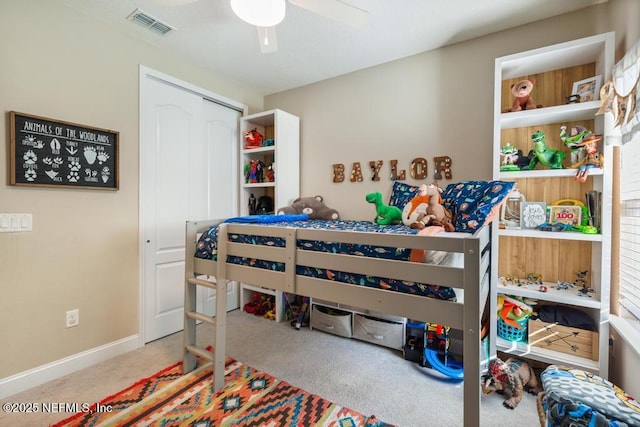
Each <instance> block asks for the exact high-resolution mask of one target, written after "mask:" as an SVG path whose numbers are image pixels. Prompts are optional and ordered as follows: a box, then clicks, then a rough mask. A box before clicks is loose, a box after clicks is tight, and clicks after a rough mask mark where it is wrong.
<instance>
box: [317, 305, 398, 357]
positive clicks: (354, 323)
mask: <svg viewBox="0 0 640 427" xmlns="http://www.w3.org/2000/svg"><path fill="white" fill-rule="evenodd" d="M347 321H348V322H349V323H348V331H347ZM309 324H310V326H311V329H318V330H321V331H324V332H329V333H332V334H336V335H340V336H343V337H346V338H356V339H359V340H362V341H367V342H370V343H373V344H378V345H381V346H385V347H389V348H393V349H396V350H402V347H403V346H404V334H405V324H406V318H404V317H401V316H394V315H390V314H384V313H380V312H377V311H373V310H364V309H360V308H357V307H353V306H350V305H345V304H338V303H332V302H330V301H324V300H313V301H312V304H311V320H310V322H309ZM338 324H339V325H338Z"/></svg>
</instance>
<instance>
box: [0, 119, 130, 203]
mask: <svg viewBox="0 0 640 427" xmlns="http://www.w3.org/2000/svg"><path fill="white" fill-rule="evenodd" d="M9 116H10V117H9V123H10V126H11V137H10V138H11V141H10V153H9V154H10V155H9V161H10V162H11V164H10V167H9V171H10V184H11V185H16V186H38V187H64V188H84V189H99V190H118V172H119V170H118V143H119V141H118V140H119V135H120V134H119V132H116V131H112V130H107V129H100V128H95V127H89V126H84V125H79V124H76V123H69V122H64V121H60V120H55V119H49V118H46V117H39V116H34V115H30V114H23V113H18V112H15V111H11V112H10V113H9Z"/></svg>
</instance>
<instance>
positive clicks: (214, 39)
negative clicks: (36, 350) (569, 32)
mask: <svg viewBox="0 0 640 427" xmlns="http://www.w3.org/2000/svg"><path fill="white" fill-rule="evenodd" d="M57 1H59V2H61V3H63V4H65V5H67V6H69V7H71V8H73V9H76V10H79V11H82V12H84V13H86V14H88V15H92V16H96V17H98V18H99V19H101V20H103V21H105V22H107V23H109V24H110V25H114V26H117V27H118V28H120V29H121V30H122V31H126V32H128V33H130V34H133V35H134V36H136V37H139V38H142V39H144V40H146V41H147V42H148V43H150V44H152V45H155V46H157V47H159V48H162V49H166V50H168V51H172V52H175V53H177V54H179V55H180V56H182V57H185V58H187V59H189V60H190V61H193V62H195V63H197V64H199V65H200V66H202V67H204V68H206V69H208V70H211V71H213V72H214V73H216V74H218V75H220V76H222V77H225V78H229V79H232V80H236V81H239V82H241V83H244V84H248V85H250V86H252V87H253V88H255V89H256V90H257V91H259V92H260V93H262V94H264V95H268V94H271V93H276V92H280V91H283V90H287V89H291V88H295V87H299V86H304V85H306V84H309V83H313V82H316V81H320V80H324V79H327V78H330V77H335V76H338V75H341V74H346V73H349V72H352V71H356V70H360V69H363V68H367V67H371V66H374V65H377V64H381V63H385V62H388V61H392V60H395V59H399V58H403V57H406V56H410V55H414V54H417V53H420V52H425V51H428V50H431V49H436V48H438V47H441V46H444V45H447V44H451V43H456V42H461V41H464V40H468V39H471V38H475V37H479V36H482V35H486V34H490V33H493V32H496V31H501V30H505V29H507V28H511V27H515V26H520V25H523V24H526V23H530V22H534V21H538V20H540V19H545V18H548V17H551V16H555V15H560V14H563V13H567V12H571V11H574V10H578V9H581V8H584V7H588V6H591V5H593V4H596V3H603V2H605V1H606V0H343V1H344V2H345V3H348V4H351V5H353V6H356V7H358V8H360V9H364V10H366V11H368V13H369V15H368V20H367V23H366V25H365V26H364V27H363V28H360V29H355V28H352V27H350V26H348V25H344V24H341V23H338V22H335V21H332V20H330V19H328V18H325V17H322V16H320V15H316V14H314V13H311V12H309V11H307V10H304V9H301V8H299V7H297V6H294V5H292V4H291V3H287V11H286V16H285V19H284V21H283V22H282V23H280V24H279V25H278V26H277V27H276V31H277V40H278V46H279V50H278V51H277V52H275V53H267V54H263V53H260V50H259V45H258V36H257V32H256V29H255V27H253V26H251V25H249V24H247V23H245V22H243V21H241V20H240V19H239V18H237V17H236V16H235V15H234V13H233V12H232V10H231V7H230V5H229V1H228V0H57ZM317 1H320V2H326V1H335V0H317ZM136 8H140V9H142V10H143V11H145V12H147V13H149V14H150V15H152V16H154V17H155V18H157V19H159V20H161V21H163V22H164V23H167V24H169V25H171V26H172V27H174V28H176V30H175V31H172V32H170V33H169V34H167V35H165V36H160V35H158V34H155V33H153V32H151V31H148V30H147V29H145V28H143V27H142V26H140V25H139V24H136V23H134V22H131V21H129V20H127V19H126V18H127V16H129V15H130V14H131V12H133V11H134V10H135V9H136Z"/></svg>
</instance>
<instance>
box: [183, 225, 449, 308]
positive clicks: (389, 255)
mask: <svg viewBox="0 0 640 427" xmlns="http://www.w3.org/2000/svg"><path fill="white" fill-rule="evenodd" d="M261 225H262V226H265V227H269V226H283V225H286V226H288V227H296V228H312V229H320V230H347V231H363V232H373V233H388V234H416V233H417V230H413V229H411V228H409V227H407V226H404V225H396V226H388V225H387V226H380V225H377V224H375V223H374V222H371V221H322V220H308V221H291V222H288V223H287V224H282V223H264V224H261ZM229 239H230V240H231V241H232V242H237V243H249V244H255V245H267V246H274V247H284V246H285V242H284V239H281V238H273V237H262V236H251V235H237V234H236V235H229ZM217 241H218V226H214V227H211V228H210V229H209V230H207V231H206V232H204V233H203V234H202V235H201V236H200V239H199V240H198V244H197V249H196V255H195V256H196V257H198V258H203V259H212V260H217V254H218V251H217ZM298 248H299V249H304V250H312V251H319V252H328V253H337V254H348V255H359V256H366V257H373V258H383V259H393V260H403V261H408V260H409V255H410V254H411V249H405V248H390V247H380V246H369V245H356V244H350V243H335V242H322V241H310V240H298ZM227 262H229V263H233V264H238V265H251V266H253V267H257V268H264V269H268V270H275V271H284V264H282V263H277V262H272V261H265V260H260V259H254V258H246V257H237V256H229V257H227ZM296 274H299V275H305V276H310V277H318V278H323V279H328V280H335V281H338V282H344V283H350V284H354V285H362V286H369V287H373V288H382V289H389V290H393V291H396V292H403V293H409V294H415V295H422V296H428V297H432V298H437V299H445V300H455V298H456V296H455V292H454V290H453V289H452V288H448V287H443V286H434V285H429V284H425V283H414V282H406V281H399V280H395V279H390V278H383V277H372V276H365V275H361V274H354V273H347V272H341V271H335V270H326V269H318V268H312V267H307V266H302V265H298V266H296Z"/></svg>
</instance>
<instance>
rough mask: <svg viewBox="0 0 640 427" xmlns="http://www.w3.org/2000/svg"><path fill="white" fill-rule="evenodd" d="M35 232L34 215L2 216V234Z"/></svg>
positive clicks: (0, 215) (0, 225)
mask: <svg viewBox="0 0 640 427" xmlns="http://www.w3.org/2000/svg"><path fill="white" fill-rule="evenodd" d="M25 231H33V214H20V213H18V214H16V213H10V214H0V233H15V232H25Z"/></svg>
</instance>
